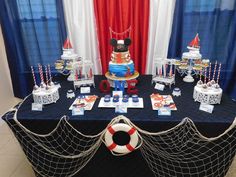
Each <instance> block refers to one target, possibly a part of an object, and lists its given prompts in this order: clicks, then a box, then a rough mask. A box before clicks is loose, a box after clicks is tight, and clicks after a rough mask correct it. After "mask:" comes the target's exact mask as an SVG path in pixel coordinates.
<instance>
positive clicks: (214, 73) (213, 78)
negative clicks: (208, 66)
mask: <svg viewBox="0 0 236 177" xmlns="http://www.w3.org/2000/svg"><path fill="white" fill-rule="evenodd" d="M216 68H217V61H216V62H215V67H214V72H213V77H212V80H215V75H216Z"/></svg>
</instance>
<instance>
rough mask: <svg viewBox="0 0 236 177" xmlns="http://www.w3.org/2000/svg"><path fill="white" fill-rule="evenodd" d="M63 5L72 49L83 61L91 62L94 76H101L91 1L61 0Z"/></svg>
mask: <svg viewBox="0 0 236 177" xmlns="http://www.w3.org/2000/svg"><path fill="white" fill-rule="evenodd" d="M63 4H64V11H65V19H66V26H67V32H68V37H69V38H70V41H71V43H72V45H73V48H74V49H75V51H76V53H77V54H78V55H79V56H81V57H82V58H83V59H84V60H90V61H92V62H93V64H94V73H95V74H101V73H102V67H101V60H100V55H99V50H98V39H97V33H96V21H95V20H96V19H95V14H94V6H93V0H63Z"/></svg>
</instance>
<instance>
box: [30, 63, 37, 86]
mask: <svg viewBox="0 0 236 177" xmlns="http://www.w3.org/2000/svg"><path fill="white" fill-rule="evenodd" d="M31 72H32V76H33V80H34V85H37V83H36V78H35V74H34V68H33V66H31Z"/></svg>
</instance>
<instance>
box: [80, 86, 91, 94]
mask: <svg viewBox="0 0 236 177" xmlns="http://www.w3.org/2000/svg"><path fill="white" fill-rule="evenodd" d="M80 93H90V87H80Z"/></svg>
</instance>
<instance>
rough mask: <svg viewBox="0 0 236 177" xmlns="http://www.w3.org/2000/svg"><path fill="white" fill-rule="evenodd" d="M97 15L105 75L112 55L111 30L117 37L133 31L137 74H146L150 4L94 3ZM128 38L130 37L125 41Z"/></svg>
mask: <svg viewBox="0 0 236 177" xmlns="http://www.w3.org/2000/svg"><path fill="white" fill-rule="evenodd" d="M94 11H95V16H96V23H97V33H98V40H99V50H100V55H101V62H102V69H103V74H105V72H106V71H107V69H108V63H109V61H110V58H111V52H112V47H111V46H110V38H111V36H110V31H109V27H111V29H112V30H113V31H115V32H117V33H120V32H123V31H125V30H127V29H128V28H129V27H131V31H130V38H131V40H132V44H131V46H130V48H129V50H130V54H131V58H132V59H133V61H134V64H135V68H136V70H138V71H139V72H140V73H141V74H144V73H145V67H146V55H147V42H148V26H149V0H94ZM127 36H128V34H127V35H126V36H124V37H127ZM112 37H115V38H117V37H118V36H116V35H113V36H112ZM117 39H119V38H117ZM120 39H123V37H122V38H120Z"/></svg>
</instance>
